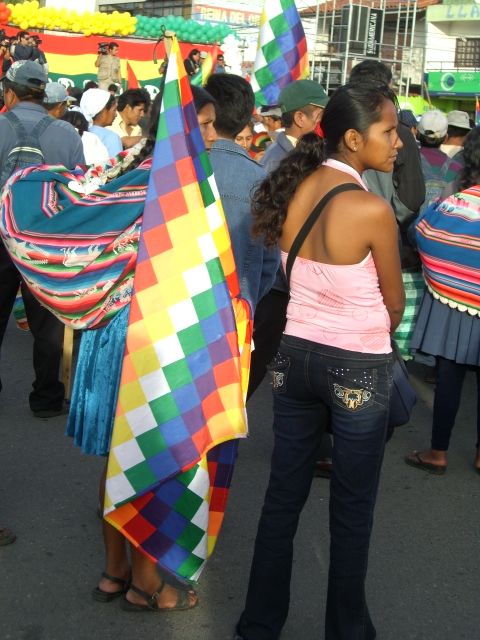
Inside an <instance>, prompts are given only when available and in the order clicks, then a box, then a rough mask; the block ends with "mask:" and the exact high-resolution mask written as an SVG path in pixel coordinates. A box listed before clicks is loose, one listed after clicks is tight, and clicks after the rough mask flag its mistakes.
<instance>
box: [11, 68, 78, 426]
mask: <svg viewBox="0 0 480 640" xmlns="http://www.w3.org/2000/svg"><path fill="white" fill-rule="evenodd" d="M0 81H1V82H3V94H4V99H5V106H6V107H7V110H8V111H9V112H10V113H11V114H13V115H14V116H16V117H17V119H18V120H19V121H20V123H21V125H22V127H23V128H24V129H25V130H26V132H27V133H31V132H32V130H33V129H34V128H35V127H36V126H37V125H38V124H39V123H40V121H42V120H44V119H45V118H47V122H46V123H45V124H48V126H47V127H46V128H45V129H44V131H43V133H40V134H39V136H38V147H39V149H40V151H41V152H42V154H43V158H44V163H45V164H49V165H63V166H65V167H67V169H74V168H75V166H76V165H77V164H84V163H85V158H84V155H83V147H82V142H81V140H80V137H79V135H78V134H77V132H76V131H75V129H74V128H73V127H72V126H71V125H70V124H68V122H63V121H62V120H55V119H54V118H50V117H49V116H48V115H47V112H46V111H45V109H44V107H43V100H44V97H45V86H46V84H47V77H46V75H45V72H44V70H43V68H42V67H41V66H40V65H39V64H37V63H36V62H31V61H28V60H20V61H17V62H15V63H14V64H13V65H12V66H11V67H10V69H9V70H8V72H7V73H6V75H5V76H3V78H1V80H0ZM8 117H10V116H9V114H8V113H5V114H1V115H0V172H1V173H3V171H4V168H5V165H6V163H7V158H8V155H9V154H10V152H11V151H12V149H14V148H15V146H16V145H17V141H18V136H17V134H16V133H15V130H14V128H13V125H12V124H10V122H9V120H8ZM0 187H3V184H2V185H0ZM19 285H20V286H21V290H22V297H23V302H24V305H25V311H26V315H27V320H28V325H29V327H30V331H31V332H32V335H33V341H34V342H33V367H34V370H35V382H34V383H33V391H32V393H31V394H30V398H29V402H30V408H31V410H32V411H33V414H34V416H35V417H37V418H51V417H55V416H59V415H62V414H65V413H67V412H68V407H67V406H66V405H65V404H64V401H63V400H64V392H65V390H64V387H63V384H62V383H61V382H60V380H59V379H58V374H59V370H60V360H61V356H62V347H63V324H62V323H61V322H60V320H58V319H57V318H56V317H55V316H54V315H53V314H52V313H50V311H48V310H47V309H46V308H45V307H43V306H42V305H41V304H40V303H39V302H38V301H37V299H36V298H35V297H34V296H33V294H32V293H31V292H30V290H29V289H28V287H27V286H26V285H25V283H24V281H23V279H22V277H21V276H20V274H19V272H18V270H17V268H16V267H15V265H14V263H13V261H12V259H11V258H10V255H9V253H8V252H7V250H6V248H5V246H4V244H3V242H0V347H1V344H2V341H3V337H4V335H5V330H6V327H7V324H8V319H9V317H10V314H11V311H12V308H13V304H14V302H15V297H16V295H17V291H18V288H19ZM0 388H1V387H0Z"/></svg>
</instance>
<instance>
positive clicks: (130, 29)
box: [128, 25, 137, 33]
mask: <svg viewBox="0 0 480 640" xmlns="http://www.w3.org/2000/svg"><path fill="white" fill-rule="evenodd" d="M136 30H137V28H136V27H134V26H133V25H132V26H131V27H128V33H135V31H136Z"/></svg>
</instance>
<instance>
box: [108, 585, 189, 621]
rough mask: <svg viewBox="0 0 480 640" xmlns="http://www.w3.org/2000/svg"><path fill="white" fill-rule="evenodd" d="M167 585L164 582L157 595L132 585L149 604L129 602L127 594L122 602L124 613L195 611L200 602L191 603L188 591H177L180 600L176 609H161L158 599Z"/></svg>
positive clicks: (133, 589) (132, 588)
mask: <svg viewBox="0 0 480 640" xmlns="http://www.w3.org/2000/svg"><path fill="white" fill-rule="evenodd" d="M166 584H167V583H166V582H165V580H163V581H162V583H161V585H160V586H159V587H158V589H157V590H156V591H155V593H153V594H150V593H147V592H146V591H142V590H141V589H139V588H138V587H136V586H135V585H134V584H131V585H130V589H131V590H132V591H135V593H138V595H139V596H142V598H144V599H145V600H146V601H147V604H134V603H133V602H129V601H128V600H127V594H125V595H124V596H123V598H122V600H121V601H120V606H121V608H122V609H123V610H124V611H130V612H140V611H156V612H157V613H169V612H170V611H186V610H187V609H194V608H195V607H196V606H197V604H198V600H196V601H195V602H194V603H193V604H192V603H191V602H190V598H189V597H188V592H187V591H182V590H180V589H177V591H178V600H177V603H176V605H175V606H174V607H159V606H158V602H157V598H158V596H159V595H160V594H161V593H162V591H163V589H164V588H165V585H166Z"/></svg>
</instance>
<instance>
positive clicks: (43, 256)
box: [0, 153, 151, 329]
mask: <svg viewBox="0 0 480 640" xmlns="http://www.w3.org/2000/svg"><path fill="white" fill-rule="evenodd" d="M125 155H126V154H125V153H123V154H121V156H122V157H124V156H125ZM122 157H119V160H122ZM117 164H118V162H117V160H112V161H110V164H108V165H106V166H104V167H103V168H102V170H100V169H99V168H95V169H91V170H90V171H88V172H87V173H86V174H85V173H84V172H83V171H82V170H81V169H80V168H78V169H76V170H75V171H67V170H66V169H65V168H64V167H52V166H49V167H47V166H40V167H28V168H27V169H25V170H23V171H21V172H18V173H16V174H14V175H13V176H12V177H11V178H10V179H9V180H8V181H7V184H6V187H5V191H4V199H3V204H2V212H1V219H0V233H1V235H2V238H3V241H4V243H5V246H6V247H7V249H8V251H9V253H10V256H11V257H12V259H13V261H14V263H15V265H16V266H17V268H18V270H19V271H20V273H21V274H22V275H23V277H24V279H25V282H26V283H27V284H28V286H29V287H30V288H31V289H32V291H33V293H34V294H35V296H36V297H37V298H38V300H39V301H40V302H41V303H42V304H43V305H44V306H45V307H47V309H50V310H51V311H52V312H53V313H55V314H56V315H57V316H58V317H59V318H60V320H62V322H64V323H65V324H68V325H69V326H71V327H72V328H74V329H91V328H95V327H98V326H101V325H102V324H106V323H107V322H108V321H109V319H110V318H111V317H112V316H113V315H114V314H115V313H116V312H117V311H118V310H119V309H121V308H122V307H123V306H125V305H126V304H128V303H129V302H130V298H131V291H132V287H133V274H134V269H135V263H136V259H137V249H138V240H139V237H140V229H141V221H142V213H143V208H144V204H145V197H146V193H147V181H148V176H149V169H150V165H151V163H150V162H146V163H144V164H143V165H142V166H141V168H138V169H136V170H134V171H132V172H130V173H127V174H125V175H124V176H121V177H118V178H116V179H115V180H114V181H111V182H109V183H107V182H105V181H106V180H107V176H108V173H109V171H110V172H111V171H113V172H114V173H115V167H116V165H117ZM103 182H105V184H103ZM33 203H35V206H32V204H33Z"/></svg>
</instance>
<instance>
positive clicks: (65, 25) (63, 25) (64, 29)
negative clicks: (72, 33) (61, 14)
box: [60, 22, 70, 31]
mask: <svg viewBox="0 0 480 640" xmlns="http://www.w3.org/2000/svg"><path fill="white" fill-rule="evenodd" d="M69 28H70V25H69V24H68V22H62V23H61V25H60V29H61V30H62V31H68V30H69Z"/></svg>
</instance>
